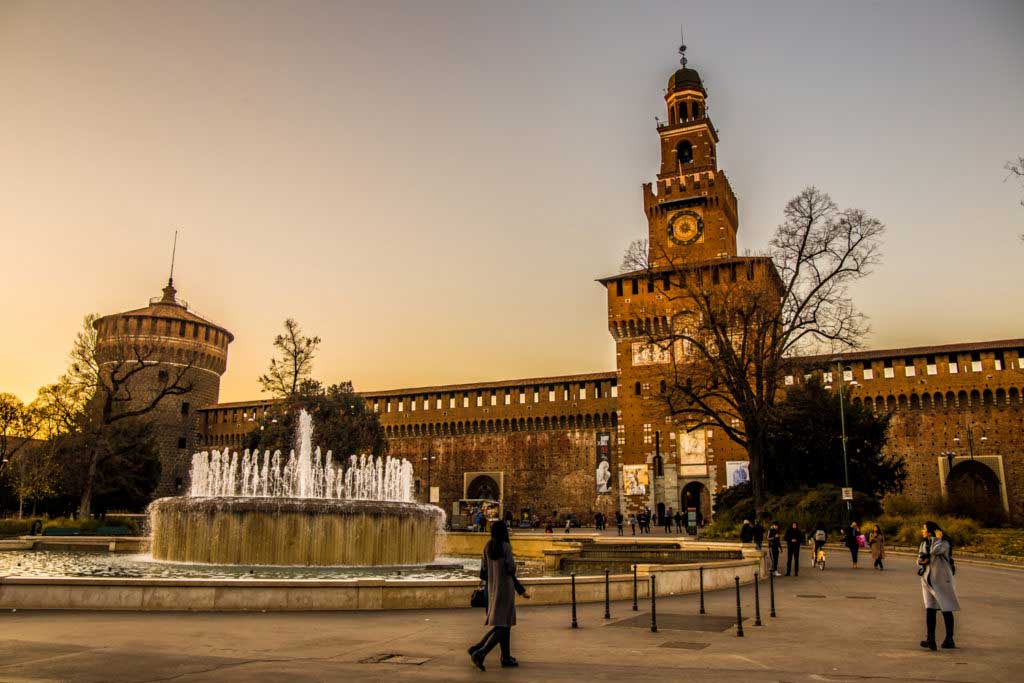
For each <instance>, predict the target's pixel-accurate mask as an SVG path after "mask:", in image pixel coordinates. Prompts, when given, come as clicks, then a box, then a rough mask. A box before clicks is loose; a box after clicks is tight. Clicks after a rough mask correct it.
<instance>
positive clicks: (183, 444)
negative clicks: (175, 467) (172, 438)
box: [178, 436, 185, 448]
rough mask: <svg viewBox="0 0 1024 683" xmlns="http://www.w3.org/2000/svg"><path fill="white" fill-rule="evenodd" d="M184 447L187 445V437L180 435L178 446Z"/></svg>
mask: <svg viewBox="0 0 1024 683" xmlns="http://www.w3.org/2000/svg"><path fill="white" fill-rule="evenodd" d="M184 447H185V437H183V436H179V437H178V448H184Z"/></svg>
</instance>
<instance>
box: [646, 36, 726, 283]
mask: <svg viewBox="0 0 1024 683" xmlns="http://www.w3.org/2000/svg"><path fill="white" fill-rule="evenodd" d="M679 54H680V60H679V62H680V68H679V70H678V71H676V72H675V73H674V74H672V76H671V77H670V78H669V79H668V88H667V89H666V90H665V106H666V110H667V118H666V119H665V120H661V119H658V120H657V127H658V136H659V138H660V139H661V169H660V171H659V172H658V180H657V183H656V184H652V183H647V184H645V185H644V188H643V191H644V213H645V214H646V215H647V223H648V230H649V235H648V244H649V247H650V254H649V258H650V263H651V265H652V266H654V267H661V266H669V265H674V266H679V265H682V264H684V263H695V262H700V261H708V260H712V259H720V258H728V257H732V256H736V230H737V226H738V216H737V209H736V196H735V195H734V194H733V192H732V188H731V187H730V186H729V180H728V179H727V178H726V177H725V173H723V172H722V171H720V170H719V169H718V157H717V153H716V149H717V146H718V131H717V130H715V127H714V125H713V124H712V123H711V118H710V117H709V116H708V104H707V90H706V89H705V88H704V84H703V82H702V81H701V78H700V74H698V73H697V72H696V71H695V70H694V69H690V68H687V66H686V63H687V60H686V46H685V45H680V46H679Z"/></svg>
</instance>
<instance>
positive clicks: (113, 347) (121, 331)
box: [93, 278, 234, 497]
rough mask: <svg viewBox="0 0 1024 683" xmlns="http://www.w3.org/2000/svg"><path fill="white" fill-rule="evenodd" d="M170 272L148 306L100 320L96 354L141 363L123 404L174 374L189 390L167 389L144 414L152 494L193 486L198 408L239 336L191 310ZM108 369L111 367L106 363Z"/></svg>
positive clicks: (210, 399) (213, 389) (212, 394)
mask: <svg viewBox="0 0 1024 683" xmlns="http://www.w3.org/2000/svg"><path fill="white" fill-rule="evenodd" d="M176 294H177V291H176V290H175V289H174V280H173V278H171V279H169V280H168V281H167V286H166V287H164V289H163V296H161V297H155V298H153V299H150V301H149V306H147V307H145V308H139V309H135V310H132V311H125V312H123V313H115V314H112V315H108V316H104V317H102V318H99V319H97V320H96V322H95V323H94V324H93V326H94V327H95V328H96V339H97V341H96V356H97V359H98V360H99V362H100V363H101V367H102V366H107V367H108V368H114V367H116V366H117V364H120V366H121V367H125V366H126V364H127V365H131V364H133V363H138V362H140V360H141V362H143V363H144V364H145V365H146V366H147V367H146V368H145V369H144V370H142V371H141V372H138V373H137V374H135V375H133V376H132V377H131V379H130V380H129V382H128V384H127V386H126V389H127V391H128V393H130V395H131V400H130V401H129V402H128V405H126V406H123V409H127V410H130V409H132V408H133V407H138V406H143V405H146V404H147V403H148V402H151V401H152V400H153V398H154V397H155V396H156V395H157V393H158V392H159V391H160V387H164V386H167V385H168V384H169V383H174V382H175V380H177V384H178V385H179V386H183V387H187V388H188V391H186V392H185V393H181V394H174V395H168V396H164V397H163V398H162V399H161V400H160V401H159V403H157V405H156V407H155V408H154V409H153V410H152V411H151V412H149V413H147V414H146V415H145V416H144V417H143V418H142V419H145V420H148V421H150V422H151V423H152V426H153V432H154V435H155V437H156V443H157V449H158V451H159V453H160V464H161V473H160V483H159V485H158V486H157V489H156V491H155V492H154V495H155V496H157V497H160V496H173V495H178V494H179V493H181V492H183V491H184V489H185V487H186V486H187V485H188V471H189V464H190V462H191V458H192V453H193V451H194V450H196V448H197V447H198V446H199V417H198V411H197V408H199V407H201V406H204V405H209V404H211V403H216V402H217V399H218V396H219V394H220V376H221V375H223V374H224V371H225V370H226V369H227V362H228V344H230V343H231V342H232V341H233V340H234V335H232V334H231V333H230V332H228V331H227V330H226V329H224V328H223V327H221V326H219V325H216V324H214V323H212V322H210V321H208V320H205V319H204V318H202V317H200V316H198V315H196V314H195V313H193V312H191V311H189V309H188V303H187V302H185V301H181V300H179V299H178V298H177V296H176ZM108 371H109V370H108Z"/></svg>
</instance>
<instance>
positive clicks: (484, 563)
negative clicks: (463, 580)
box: [469, 521, 530, 671]
mask: <svg viewBox="0 0 1024 683" xmlns="http://www.w3.org/2000/svg"><path fill="white" fill-rule="evenodd" d="M480 578H481V579H483V580H484V581H486V582H487V620H486V621H485V622H484V623H485V624H489V625H490V626H491V630H490V631H488V632H487V634H486V635H485V636H484V638H483V640H481V641H480V642H479V643H477V644H476V645H474V646H473V647H471V648H469V656H470V658H471V659H472V660H473V664H475V665H476V667H477V668H478V669H480V670H481V671H485V670H486V669H485V668H484V659H486V658H487V654H488V653H489V652H490V651H491V650H493V649H494V646H495V645H500V646H501V665H502V666H503V667H512V666H519V662H517V661H516V658H515V657H513V656H512V653H511V651H510V650H511V636H512V627H513V626H515V623H516V593H519V594H520V595H522V596H523V597H524V598H527V599H529V597H530V595H529V594H528V593H527V592H526V589H525V588H523V586H522V584H520V583H519V581H517V580H516V560H515V557H513V555H512V544H511V542H510V541H509V537H508V526H506V525H505V523H504V522H502V521H497V522H494V523H493V524H491V540H490V541H488V542H487V545H485V546H484V553H483V558H482V559H481V561H480Z"/></svg>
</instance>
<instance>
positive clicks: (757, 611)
mask: <svg viewBox="0 0 1024 683" xmlns="http://www.w3.org/2000/svg"><path fill="white" fill-rule="evenodd" d="M759 578H760V577H759V576H758V574H757V572H756V571H755V572H754V626H761V589H760V587H759V586H758V585H757V584H758V579H759Z"/></svg>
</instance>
